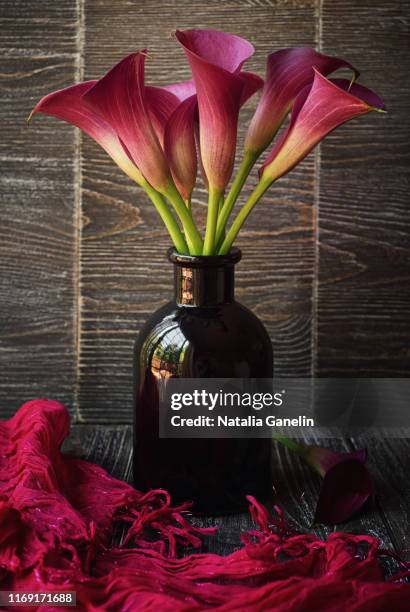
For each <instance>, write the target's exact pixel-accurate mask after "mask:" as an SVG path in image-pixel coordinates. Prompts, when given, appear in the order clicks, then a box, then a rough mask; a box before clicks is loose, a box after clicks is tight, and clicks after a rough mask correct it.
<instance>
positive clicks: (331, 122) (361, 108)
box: [260, 71, 384, 184]
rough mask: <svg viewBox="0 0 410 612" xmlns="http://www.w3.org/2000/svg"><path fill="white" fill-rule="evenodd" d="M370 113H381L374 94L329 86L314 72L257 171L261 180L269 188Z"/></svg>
mask: <svg viewBox="0 0 410 612" xmlns="http://www.w3.org/2000/svg"><path fill="white" fill-rule="evenodd" d="M369 102H371V103H369ZM372 110H384V104H383V102H382V100H380V98H379V97H378V96H376V94H375V93H373V92H372V91H370V90H369V89H367V88H366V87H363V86H361V85H352V86H351V84H350V82H349V81H347V80H344V79H338V80H337V81H335V82H332V81H331V80H328V79H327V78H326V77H324V76H323V75H322V74H320V72H318V71H315V78H314V81H313V84H312V86H311V87H310V88H309V87H307V88H305V89H304V90H302V91H301V92H300V94H299V95H298V97H297V98H296V100H295V103H294V107H293V110H292V115H291V120H290V122H289V126H288V128H287V130H286V131H285V132H284V134H283V136H282V137H281V138H280V139H279V141H278V142H277V143H276V145H275V146H274V147H273V149H272V151H271V153H270V154H269V155H268V157H267V159H266V161H265V163H264V164H263V166H262V168H261V170H260V176H261V180H262V181H264V182H265V183H266V184H269V183H271V182H272V181H274V180H276V179H278V178H279V177H280V176H283V175H284V174H286V172H289V170H291V169H292V168H294V167H295V166H296V164H298V163H299V162H300V161H301V160H302V159H303V158H304V157H306V155H307V154H308V153H310V151H311V150H312V149H313V148H314V147H315V146H316V145H317V144H318V143H319V142H320V141H321V140H322V139H323V138H324V137H325V136H326V135H327V134H329V132H331V131H332V130H334V129H335V128H337V127H338V126H339V125H341V124H342V123H345V122H346V121H349V120H350V119H353V118H354V117H358V116H360V115H364V114H366V113H368V112H370V111H372Z"/></svg>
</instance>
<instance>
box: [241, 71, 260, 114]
mask: <svg viewBox="0 0 410 612" xmlns="http://www.w3.org/2000/svg"><path fill="white" fill-rule="evenodd" d="M239 76H240V77H241V79H242V81H243V84H244V87H243V91H242V96H241V102H240V104H241V106H243V105H244V104H246V102H247V101H248V100H249V99H250V98H251V97H252V96H253V95H254V94H255V93H256V92H257V91H259V90H260V89H262V87H263V84H264V80H263V79H262V77H260V76H259V75H258V74H255V73H254V72H245V71H242V72H240V73H239Z"/></svg>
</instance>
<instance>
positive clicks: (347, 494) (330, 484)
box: [274, 435, 375, 525]
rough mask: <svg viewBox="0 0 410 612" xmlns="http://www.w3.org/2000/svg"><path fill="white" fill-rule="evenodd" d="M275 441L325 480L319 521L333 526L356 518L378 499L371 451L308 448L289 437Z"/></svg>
mask: <svg viewBox="0 0 410 612" xmlns="http://www.w3.org/2000/svg"><path fill="white" fill-rule="evenodd" d="M274 438H275V439H276V440H277V441H278V442H280V443H281V444H283V446H286V447H287V448H289V449H290V450H292V451H294V452H296V453H297V454H298V455H299V456H300V457H301V458H302V459H303V460H304V461H306V463H308V464H309V465H310V467H312V468H313V469H314V470H316V471H317V472H318V473H319V474H320V475H321V476H322V478H323V482H322V487H321V490H320V494H319V499H318V501H317V505H316V512H315V521H316V522H321V523H325V524H326V525H333V524H336V523H342V522H344V521H347V520H348V519H350V518H351V517H352V516H353V515H355V514H356V513H357V512H358V511H359V510H360V509H361V508H363V506H364V505H365V503H366V502H367V501H368V500H369V499H371V498H373V497H374V492H375V490H374V484H373V481H372V478H371V476H370V474H369V472H368V470H367V468H366V465H365V463H366V460H367V450H366V449H361V450H357V451H354V452H352V453H337V452H334V451H332V450H329V449H327V448H323V447H321V446H308V445H304V444H300V443H298V442H295V440H291V439H289V438H285V437H283V436H280V435H275V436H274Z"/></svg>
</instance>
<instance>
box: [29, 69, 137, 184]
mask: <svg viewBox="0 0 410 612" xmlns="http://www.w3.org/2000/svg"><path fill="white" fill-rule="evenodd" d="M96 82H97V81H85V82H84V83H79V84H78V85H73V86H71V87H66V88H65V89H60V90H59V91H55V92H53V93H51V94H48V95H47V96H44V98H42V99H41V100H40V102H39V103H38V104H37V105H36V106H35V107H34V109H33V111H32V113H31V115H33V114H34V113H44V114H46V115H52V116H53V117H57V118H58V119H62V120H63V121H67V122H68V123H71V124H72V125H75V126H76V127H78V128H80V129H81V130H83V132H85V133H86V134H88V135H89V136H91V138H93V139H94V140H95V141H96V142H98V144H99V145H100V146H101V147H102V148H103V149H105V151H106V152H107V153H108V155H110V157H111V158H112V159H113V160H114V161H115V163H116V164H117V165H118V166H119V167H120V168H121V170H122V171H123V172H125V174H127V175H128V176H129V177H130V178H132V179H133V180H134V181H136V182H137V183H140V182H141V181H142V180H143V177H142V175H141V173H140V171H139V170H138V168H137V167H136V166H135V164H134V163H133V162H132V161H131V159H130V157H129V156H128V154H127V153H126V151H125V149H124V147H123V146H122V143H121V141H120V139H119V138H118V135H117V133H116V132H115V130H114V129H113V128H112V127H111V125H110V124H109V123H108V122H107V121H105V119H103V118H102V117H101V116H100V115H99V114H98V113H96V112H95V111H94V110H93V109H92V108H90V106H89V105H88V104H87V103H86V102H85V101H84V98H83V96H84V94H85V93H87V91H89V90H90V89H91V87H93V86H94V85H95V83H96Z"/></svg>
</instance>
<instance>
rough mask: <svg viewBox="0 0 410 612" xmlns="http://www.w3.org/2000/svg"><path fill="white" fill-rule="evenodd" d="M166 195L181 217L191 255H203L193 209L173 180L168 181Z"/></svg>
mask: <svg viewBox="0 0 410 612" xmlns="http://www.w3.org/2000/svg"><path fill="white" fill-rule="evenodd" d="M164 195H165V196H166V197H167V198H168V200H169V201H170V202H171V204H172V206H173V207H174V209H175V211H176V213H177V215H178V217H179V218H180V219H181V223H182V226H183V228H184V232H185V238H186V241H187V243H188V247H189V253H190V255H201V254H202V247H203V242H202V238H201V234H200V233H199V231H198V229H197V227H196V225H195V222H194V220H193V218H192V214H191V211H190V210H189V209H188V208H187V205H186V204H185V202H184V200H183V199H182V196H181V194H180V193H179V191H178V189H177V188H176V187H175V185H174V183H173V182H170V183H168V185H167V187H166V189H165V190H164Z"/></svg>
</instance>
